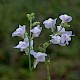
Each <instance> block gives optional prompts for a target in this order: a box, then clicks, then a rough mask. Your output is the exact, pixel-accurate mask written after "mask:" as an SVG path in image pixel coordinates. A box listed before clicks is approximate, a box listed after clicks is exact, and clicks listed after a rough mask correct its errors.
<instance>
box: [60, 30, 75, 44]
mask: <svg viewBox="0 0 80 80" xmlns="http://www.w3.org/2000/svg"><path fill="white" fill-rule="evenodd" d="M71 36H74V35H72V31H66V33H65V34H62V35H61V44H65V45H66V44H67V45H68V44H69V41H71Z"/></svg>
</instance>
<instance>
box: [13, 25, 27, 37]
mask: <svg viewBox="0 0 80 80" xmlns="http://www.w3.org/2000/svg"><path fill="white" fill-rule="evenodd" d="M25 27H26V26H25V25H23V26H21V25H19V28H17V29H16V31H15V32H13V33H12V37H14V36H21V37H23V38H24V33H25V31H26V30H25Z"/></svg>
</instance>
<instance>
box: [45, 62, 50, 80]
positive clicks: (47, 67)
mask: <svg viewBox="0 0 80 80" xmlns="http://www.w3.org/2000/svg"><path fill="white" fill-rule="evenodd" d="M45 64H46V69H47V75H48V77H47V78H48V80H51V77H50V72H49V63H48V62H47V61H45Z"/></svg>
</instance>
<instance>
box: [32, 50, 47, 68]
mask: <svg viewBox="0 0 80 80" xmlns="http://www.w3.org/2000/svg"><path fill="white" fill-rule="evenodd" d="M31 55H33V56H34V58H36V60H35V62H34V68H36V66H37V64H38V62H45V56H47V54H46V53H41V52H34V50H31Z"/></svg>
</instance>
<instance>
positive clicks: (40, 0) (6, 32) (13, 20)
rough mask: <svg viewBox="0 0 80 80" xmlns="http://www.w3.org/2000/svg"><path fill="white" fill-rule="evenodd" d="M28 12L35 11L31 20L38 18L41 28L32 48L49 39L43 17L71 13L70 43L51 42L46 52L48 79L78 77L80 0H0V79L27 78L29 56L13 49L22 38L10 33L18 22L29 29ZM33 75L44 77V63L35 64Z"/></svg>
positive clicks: (77, 79)
mask: <svg viewBox="0 0 80 80" xmlns="http://www.w3.org/2000/svg"><path fill="white" fill-rule="evenodd" d="M31 12H34V13H35V14H36V18H35V19H34V21H40V22H41V26H42V27H43V32H42V33H41V35H40V37H39V38H35V40H34V44H35V45H34V47H35V51H37V47H38V46H39V44H40V43H44V42H45V41H47V40H49V39H50V37H49V36H48V35H49V34H50V30H47V29H46V28H44V26H43V24H42V22H43V21H44V20H45V19H48V18H49V17H52V18H56V17H57V18H58V17H59V15H61V14H68V15H70V16H72V18H73V20H72V21H71V22H70V25H71V27H70V28H69V30H73V34H75V37H73V38H72V41H71V42H70V45H68V46H65V47H62V46H59V45H50V46H49V47H48V48H47V51H46V52H47V54H48V55H49V56H50V58H51V64H50V73H51V80H80V0H0V80H30V74H29V69H28V57H27V56H25V55H23V54H24V52H23V53H21V52H20V51H19V50H18V49H13V47H14V46H15V45H17V44H18V42H19V40H21V39H20V38H18V37H15V38H12V32H13V31H15V29H16V28H17V27H18V25H19V24H21V25H24V24H25V25H26V26H27V29H28V28H29V22H28V21H27V18H26V14H27V13H31ZM59 23H60V20H59V18H58V21H57V25H58V24H59ZM34 77H35V80H47V72H46V68H45V64H43V63H39V64H38V66H37V69H36V70H34Z"/></svg>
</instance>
